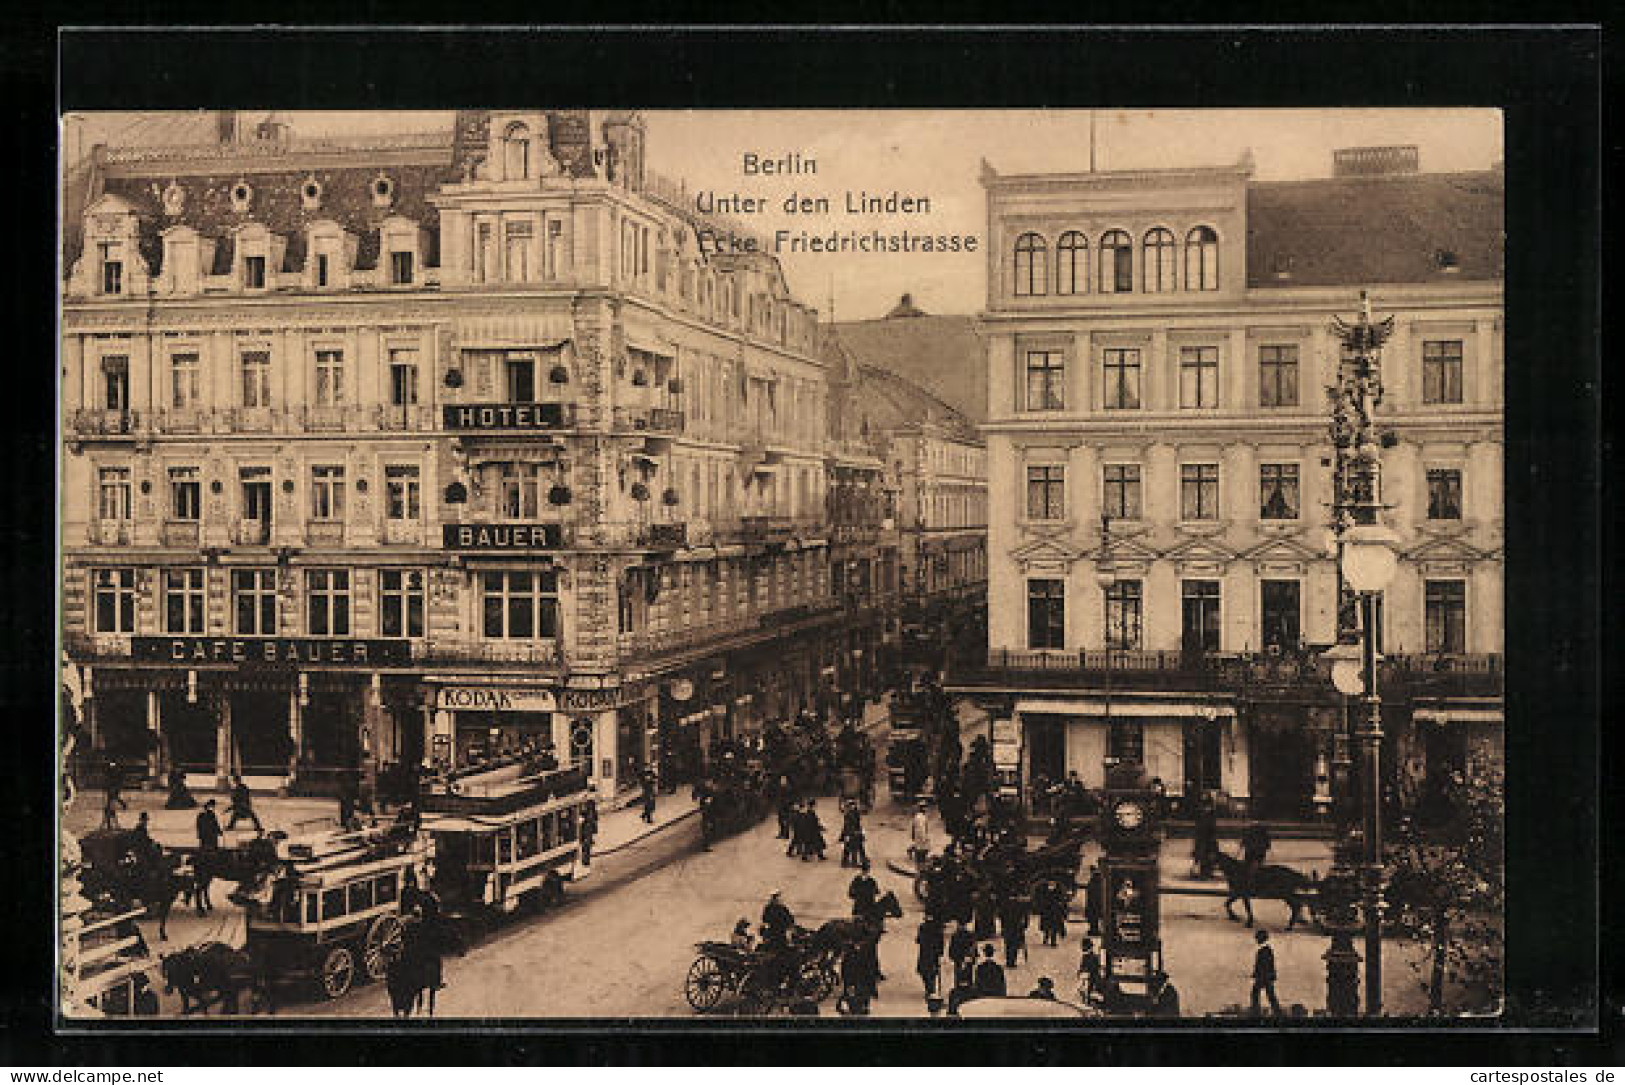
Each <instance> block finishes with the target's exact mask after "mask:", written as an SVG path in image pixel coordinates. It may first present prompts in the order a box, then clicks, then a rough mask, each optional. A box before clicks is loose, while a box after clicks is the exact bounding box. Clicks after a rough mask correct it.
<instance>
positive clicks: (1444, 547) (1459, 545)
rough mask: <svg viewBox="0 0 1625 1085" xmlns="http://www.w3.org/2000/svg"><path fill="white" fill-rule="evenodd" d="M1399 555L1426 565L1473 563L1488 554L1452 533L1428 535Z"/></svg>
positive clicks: (1483, 558)
mask: <svg viewBox="0 0 1625 1085" xmlns="http://www.w3.org/2000/svg"><path fill="white" fill-rule="evenodd" d="M1401 556H1402V557H1403V558H1404V559H1405V560H1406V561H1409V562H1412V563H1413V564H1416V565H1421V566H1424V567H1426V566H1430V565H1435V566H1460V565H1473V564H1477V563H1479V562H1481V561H1485V560H1487V559H1488V557H1489V554H1488V553H1487V552H1486V551H1483V550H1480V549H1479V548H1478V547H1476V546H1472V545H1469V544H1468V543H1466V542H1464V541H1463V540H1461V539H1459V538H1457V537H1456V536H1454V535H1429V536H1426V537H1424V538H1423V539H1422V540H1421V541H1419V542H1417V543H1416V544H1415V545H1414V546H1412V547H1410V549H1408V550H1404V551H1402V552H1401Z"/></svg>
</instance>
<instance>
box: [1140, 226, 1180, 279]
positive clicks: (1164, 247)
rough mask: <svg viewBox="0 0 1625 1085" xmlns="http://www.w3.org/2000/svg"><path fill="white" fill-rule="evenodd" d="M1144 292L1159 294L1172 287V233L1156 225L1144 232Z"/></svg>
mask: <svg viewBox="0 0 1625 1085" xmlns="http://www.w3.org/2000/svg"><path fill="white" fill-rule="evenodd" d="M1144 261H1145V263H1144V268H1145V292H1146V293H1147V294H1160V293H1163V292H1164V291H1168V290H1172V289H1173V288H1174V235H1173V233H1172V232H1171V231H1168V230H1164V229H1163V228H1162V227H1161V226H1158V227H1157V228H1156V229H1154V230H1147V231H1146V232H1145V255H1144Z"/></svg>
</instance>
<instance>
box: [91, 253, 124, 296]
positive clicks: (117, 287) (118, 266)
mask: <svg viewBox="0 0 1625 1085" xmlns="http://www.w3.org/2000/svg"><path fill="white" fill-rule="evenodd" d="M96 249H97V251H98V252H99V253H100V255H101V266H102V293H103V294H122V293H124V261H123V260H121V259H119V257H120V256H121V255H122V254H121V253H120V251H119V247H118V245H117V244H116V243H113V242H106V241H104V242H102V243H101V244H99V245H97V246H96Z"/></svg>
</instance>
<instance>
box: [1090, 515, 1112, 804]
mask: <svg viewBox="0 0 1625 1085" xmlns="http://www.w3.org/2000/svg"><path fill="white" fill-rule="evenodd" d="M1100 554H1101V557H1100V561H1099V562H1098V563H1097V564H1096V565H1095V582H1096V583H1098V584H1099V585H1100V591H1101V601H1100V602H1101V607H1100V629H1101V646H1102V647H1103V648H1104V649H1105V651H1106V680H1105V687H1106V688H1105V698H1106V709H1105V712H1104V713H1103V714H1102V716H1101V718H1102V720H1103V721H1104V726H1105V729H1106V733H1105V739H1106V765H1105V767H1106V769H1108V770H1109V769H1110V768H1111V766H1112V765H1114V764H1116V758H1114V757H1113V756H1112V600H1111V590H1112V585H1113V584H1115V583H1117V570H1116V568H1115V567H1113V565H1112V518H1111V514H1110V513H1105V512H1103V513H1101V514H1100ZM1109 775H1110V772H1109V771H1108V772H1103V773H1102V775H1101V779H1102V780H1104V779H1105V778H1106V777H1107V776H1109Z"/></svg>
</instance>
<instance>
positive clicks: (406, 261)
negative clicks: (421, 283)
mask: <svg viewBox="0 0 1625 1085" xmlns="http://www.w3.org/2000/svg"><path fill="white" fill-rule="evenodd" d="M389 281H390V283H392V284H393V285H395V286H406V285H409V284H410V283H411V282H412V254H411V253H409V252H392V253H390V254H389Z"/></svg>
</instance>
